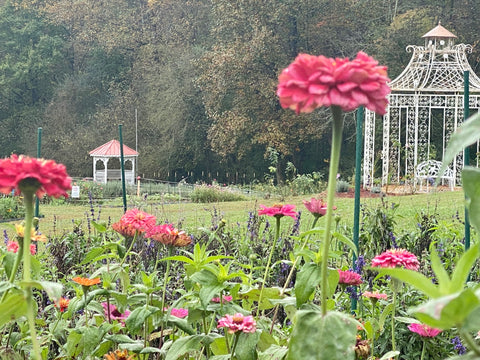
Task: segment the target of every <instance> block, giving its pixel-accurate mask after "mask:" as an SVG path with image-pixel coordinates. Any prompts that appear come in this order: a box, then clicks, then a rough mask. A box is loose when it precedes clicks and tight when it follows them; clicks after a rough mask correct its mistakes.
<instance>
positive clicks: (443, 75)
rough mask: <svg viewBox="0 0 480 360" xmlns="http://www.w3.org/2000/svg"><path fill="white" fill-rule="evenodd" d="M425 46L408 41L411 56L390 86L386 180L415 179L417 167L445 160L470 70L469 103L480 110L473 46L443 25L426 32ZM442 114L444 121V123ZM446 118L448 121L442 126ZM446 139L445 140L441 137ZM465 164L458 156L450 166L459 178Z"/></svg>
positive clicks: (368, 178) (368, 119)
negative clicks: (471, 59)
mask: <svg viewBox="0 0 480 360" xmlns="http://www.w3.org/2000/svg"><path fill="white" fill-rule="evenodd" d="M422 38H424V39H425V45H424V46H417V45H409V46H407V52H412V58H411V59H410V62H409V64H408V65H407V67H406V68H405V69H404V71H403V72H402V73H401V74H400V75H399V76H398V77H397V78H396V79H394V80H393V81H392V82H391V83H390V84H389V85H390V87H391V89H392V92H391V94H390V95H389V106H388V109H387V113H386V114H385V116H384V118H383V144H382V145H383V148H382V149H381V154H382V181H381V182H382V184H383V185H385V184H387V183H389V182H392V183H400V182H402V181H405V183H407V182H409V181H410V182H412V181H414V179H415V170H416V168H417V165H419V164H420V163H422V162H425V161H427V160H437V161H441V160H443V154H444V152H445V149H446V145H447V142H448V140H449V139H450V136H451V134H452V133H453V132H454V131H455V129H456V128H457V126H458V125H459V124H460V123H461V122H463V92H464V72H465V71H468V72H469V85H470V86H469V88H470V93H471V94H470V97H469V107H470V109H473V110H475V109H477V110H478V109H480V78H478V76H477V75H475V73H474V72H473V71H472V68H471V67H470V64H469V63H468V60H467V53H469V52H471V50H472V47H471V45H466V44H458V45H455V39H456V38H457V37H456V36H455V35H454V34H452V33H451V32H450V31H448V30H447V29H445V28H444V27H443V26H441V25H440V23H439V24H438V26H436V27H435V28H433V29H432V30H430V31H429V32H427V33H426V34H425V35H423V36H422ZM439 118H441V119H442V120H441V121H440V120H439ZM442 122H443V124H442ZM440 137H442V138H443V143H440V142H439V138H440ZM379 150H380V149H376V146H375V114H374V113H373V112H371V111H369V110H367V111H366V112H365V147H364V172H363V175H364V179H363V181H364V186H365V187H371V186H373V180H374V175H375V174H374V163H375V154H378V153H380V151H379ZM462 166H463V155H462V154H459V155H458V156H457V158H456V160H455V161H454V163H453V164H452V165H451V170H452V171H453V174H454V175H453V176H454V177H455V179H456V180H457V181H458V180H459V175H460V171H459V170H460V169H461V168H462Z"/></svg>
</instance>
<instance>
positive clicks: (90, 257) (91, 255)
mask: <svg viewBox="0 0 480 360" xmlns="http://www.w3.org/2000/svg"><path fill="white" fill-rule="evenodd" d="M104 251H105V250H104V249H103V248H102V247H96V248H93V249H92V250H90V251H89V252H88V253H87V255H85V258H84V259H83V261H82V262H81V263H80V265H85V264H90V263H91V262H94V261H95V259H96V258H97V257H99V256H100V255H102V254H103V252H104Z"/></svg>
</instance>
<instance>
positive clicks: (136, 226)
mask: <svg viewBox="0 0 480 360" xmlns="http://www.w3.org/2000/svg"><path fill="white" fill-rule="evenodd" d="M156 221H157V220H156V218H155V216H153V215H151V214H148V213H146V212H144V211H141V210H138V209H131V210H128V211H126V212H125V214H123V216H122V217H121V218H120V220H119V221H118V222H116V223H114V224H112V228H113V230H115V231H117V232H118V233H120V234H122V235H123V236H129V237H133V236H135V233H139V234H143V233H144V232H146V231H148V230H149V229H150V228H152V227H153V226H155V223H156Z"/></svg>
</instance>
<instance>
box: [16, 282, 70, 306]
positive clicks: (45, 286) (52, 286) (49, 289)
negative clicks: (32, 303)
mask: <svg viewBox="0 0 480 360" xmlns="http://www.w3.org/2000/svg"><path fill="white" fill-rule="evenodd" d="M20 286H21V287H23V288H25V287H26V286H30V287H34V288H36V289H39V290H44V291H45V292H46V293H47V295H48V297H49V298H50V299H52V300H53V301H58V300H59V299H60V298H61V297H62V294H63V285H62V284H60V283H56V282H53V281H30V282H24V281H22V282H20Z"/></svg>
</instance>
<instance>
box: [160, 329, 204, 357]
mask: <svg viewBox="0 0 480 360" xmlns="http://www.w3.org/2000/svg"><path fill="white" fill-rule="evenodd" d="M203 338H204V335H190V336H183V337H181V338H178V339H177V340H175V341H174V342H173V344H172V346H171V347H170V349H169V350H168V352H167V356H166V358H165V360H176V359H178V358H180V357H181V356H183V355H185V354H188V353H189V352H191V351H198V350H200V349H201V348H202V346H203V344H202V340H203Z"/></svg>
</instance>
